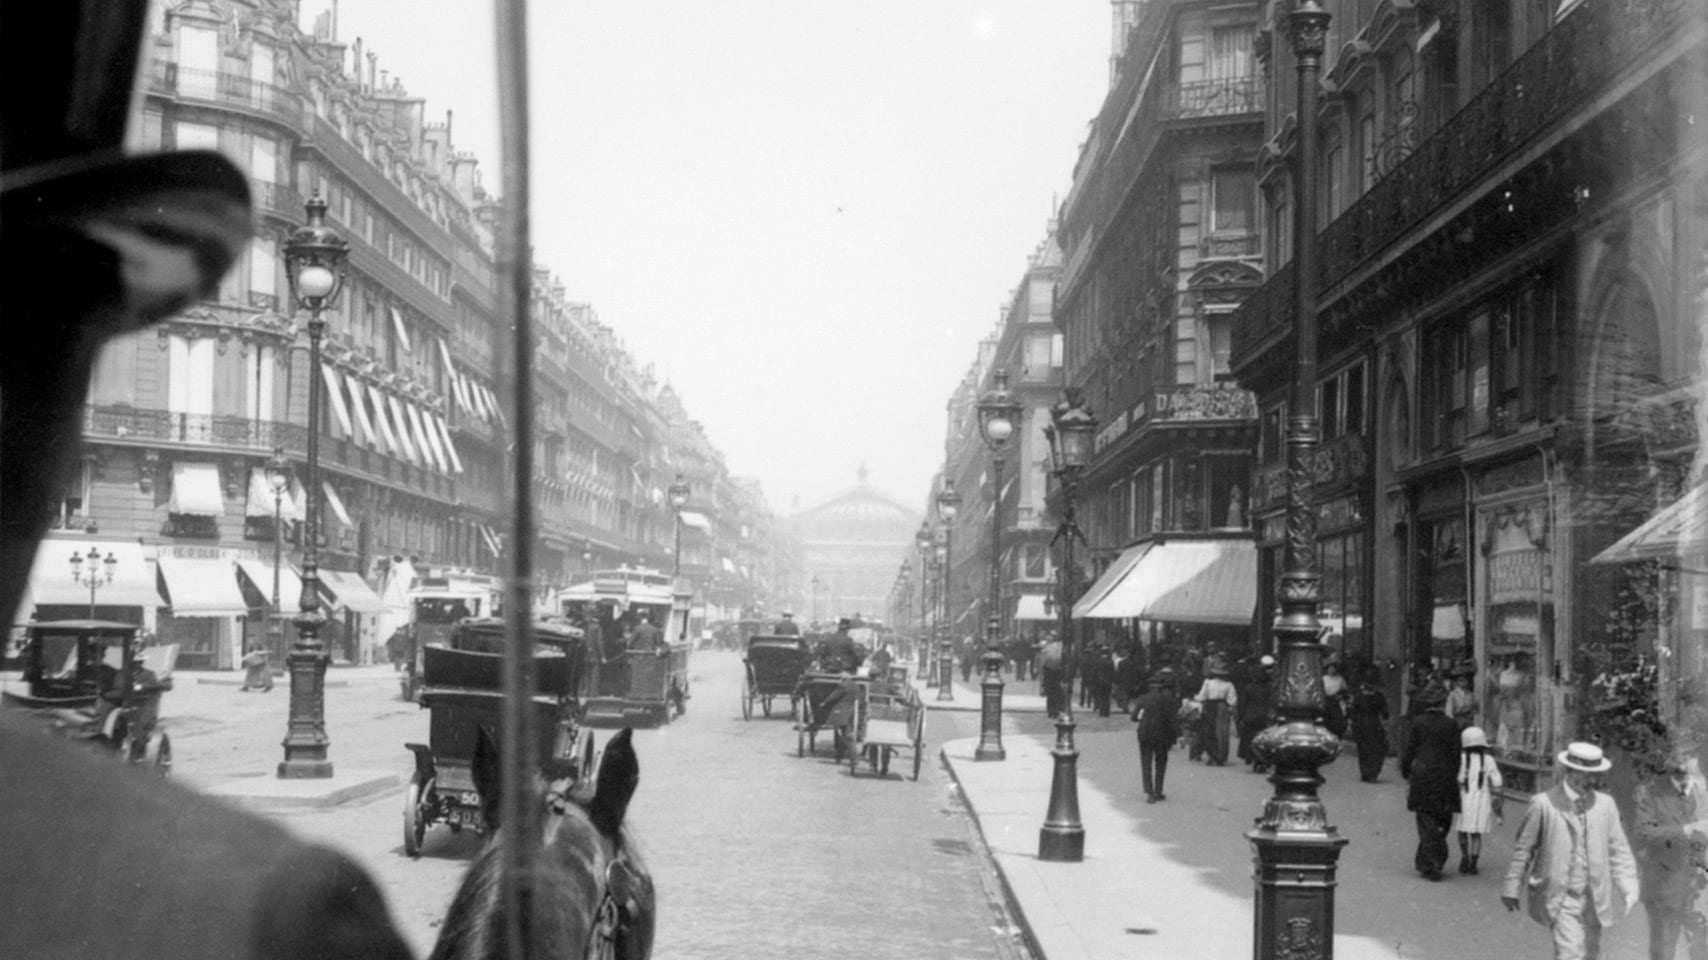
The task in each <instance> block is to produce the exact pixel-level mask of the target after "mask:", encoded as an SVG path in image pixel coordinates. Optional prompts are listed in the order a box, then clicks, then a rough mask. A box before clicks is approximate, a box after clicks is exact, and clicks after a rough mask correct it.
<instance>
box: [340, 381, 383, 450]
mask: <svg viewBox="0 0 1708 960" xmlns="http://www.w3.org/2000/svg"><path fill="white" fill-rule="evenodd" d="M344 382H345V384H347V385H348V386H349V387H350V412H351V413H353V414H355V415H356V424H357V425H358V426H360V427H361V428H362V434H363V436H364V437H365V439H366V442H367V443H368V444H369V445H370V446H375V447H377V446H379V445H380V436H379V434H378V433H375V432H374V422H373V420H371V419H369V418H368V404H367V402H366V401H365V400H363V399H362V381H360V380H357V379H356V375H355V374H353V373H347V374H345V375H344Z"/></svg>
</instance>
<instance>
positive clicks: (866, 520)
mask: <svg viewBox="0 0 1708 960" xmlns="http://www.w3.org/2000/svg"><path fill="white" fill-rule="evenodd" d="M858 477H859V482H858V484H857V485H856V486H855V487H854V488H853V489H850V490H847V491H845V492H843V493H841V494H838V495H837V496H834V497H832V498H830V499H829V500H826V501H825V502H823V503H821V504H819V505H818V506H815V507H812V508H809V509H807V510H802V511H800V512H797V513H796V514H794V515H793V516H792V517H790V518H789V524H790V527H791V528H792V529H793V531H794V534H795V537H796V542H798V543H799V544H800V550H801V553H800V557H801V564H800V568H799V576H800V578H801V582H800V583H799V584H797V585H796V591H793V592H795V593H796V595H797V596H800V597H804V598H807V599H806V602H805V604H804V609H802V610H800V611H798V613H799V615H800V616H801V618H802V619H809V618H810V619H815V620H833V619H835V618H836V617H847V616H853V615H854V614H856V613H858V614H862V615H863V616H866V617H882V616H883V614H884V608H885V604H886V603H887V601H888V599H889V594H890V588H891V587H892V586H893V585H894V584H895V577H896V568H897V567H898V566H899V565H900V564H901V562H902V560H903V559H905V558H906V557H907V556H908V551H910V550H912V549H913V535H914V533H915V531H917V530H918V529H919V524H920V521H921V520H923V519H924V518H923V517H922V516H921V515H920V513H919V511H917V510H914V509H913V508H911V507H909V506H908V505H907V504H905V503H902V502H901V501H900V500H897V499H896V498H894V497H891V496H889V495H888V494H885V493H882V492H880V491H878V490H876V489H874V488H873V487H872V486H870V485H869V484H868V482H867V481H868V478H869V477H868V474H867V472H866V468H865V466H861V467H860V471H859V474H858Z"/></svg>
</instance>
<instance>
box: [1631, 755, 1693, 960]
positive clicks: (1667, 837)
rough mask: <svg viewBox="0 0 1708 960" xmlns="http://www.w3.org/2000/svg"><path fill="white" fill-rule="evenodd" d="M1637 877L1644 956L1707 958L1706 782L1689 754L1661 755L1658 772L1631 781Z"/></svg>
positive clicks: (1662, 959)
mask: <svg viewBox="0 0 1708 960" xmlns="http://www.w3.org/2000/svg"><path fill="white" fill-rule="evenodd" d="M1636 801H1637V812H1636V822H1635V824H1633V828H1632V831H1631V832H1632V839H1634V840H1635V841H1636V855H1637V876H1638V879H1639V880H1640V881H1641V882H1640V884H1639V886H1640V887H1641V888H1642V899H1643V909H1644V910H1645V912H1647V913H1648V915H1649V960H1673V958H1674V957H1675V956H1676V955H1677V953H1678V942H1679V941H1680V940H1684V941H1685V942H1686V943H1687V944H1688V945H1689V947H1688V949H1689V953H1688V956H1689V957H1690V960H1708V872H1705V871H1708V784H1704V783H1703V779H1702V774H1701V771H1700V769H1699V768H1698V767H1697V765H1696V761H1695V759H1694V758H1692V757H1689V756H1687V755H1685V754H1684V753H1683V752H1682V751H1676V750H1675V751H1674V752H1673V753H1672V754H1671V755H1669V756H1668V757H1667V761H1666V769H1665V771H1664V773H1663V774H1662V775H1660V776H1656V777H1652V778H1650V779H1649V780H1646V781H1644V782H1642V783H1640V784H1638V785H1637V792H1636Z"/></svg>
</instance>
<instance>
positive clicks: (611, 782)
mask: <svg viewBox="0 0 1708 960" xmlns="http://www.w3.org/2000/svg"><path fill="white" fill-rule="evenodd" d="M633 739H634V730H632V729H630V728H628V727H624V728H623V729H622V730H620V731H618V732H617V735H616V736H614V737H612V738H611V741H610V742H609V743H607V744H605V757H604V759H603V760H601V761H600V762H599V782H598V785H597V786H596V787H594V790H593V800H592V802H591V803H589V804H588V805H587V817H588V819H589V820H592V821H593V826H595V827H597V828H598V829H599V832H600V833H603V834H606V835H609V836H615V835H616V833H617V831H618V830H620V829H621V828H622V826H623V817H624V815H625V814H627V813H628V811H629V800H630V799H631V798H632V797H634V795H635V787H637V786H639V785H640V761H639V759H637V758H636V757H635V747H634V743H633V742H632V741H633Z"/></svg>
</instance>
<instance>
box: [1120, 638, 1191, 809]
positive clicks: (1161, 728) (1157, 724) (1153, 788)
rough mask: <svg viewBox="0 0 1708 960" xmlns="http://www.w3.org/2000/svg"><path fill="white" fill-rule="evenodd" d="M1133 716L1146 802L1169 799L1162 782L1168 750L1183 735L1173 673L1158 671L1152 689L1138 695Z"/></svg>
mask: <svg viewBox="0 0 1708 960" xmlns="http://www.w3.org/2000/svg"><path fill="white" fill-rule="evenodd" d="M1132 716H1133V721H1134V722H1135V723H1137V724H1138V725H1139V726H1138V731H1137V732H1138V737H1139V779H1140V781H1141V782H1142V783H1143V784H1144V788H1145V802H1146V803H1156V802H1157V801H1159V800H1167V799H1168V796H1167V795H1166V794H1164V793H1163V790H1162V786H1163V778H1164V777H1166V776H1167V774H1168V751H1169V748H1171V747H1173V746H1174V741H1175V740H1178V739H1179V738H1180V696H1179V695H1178V694H1177V693H1175V690H1174V675H1173V674H1172V673H1170V672H1169V671H1167V670H1161V671H1158V672H1157V675H1156V676H1155V677H1153V678H1152V679H1151V683H1150V690H1149V691H1147V692H1146V693H1144V694H1141V695H1140V696H1139V697H1138V698H1137V699H1135V701H1134V703H1133V713H1132Z"/></svg>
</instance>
